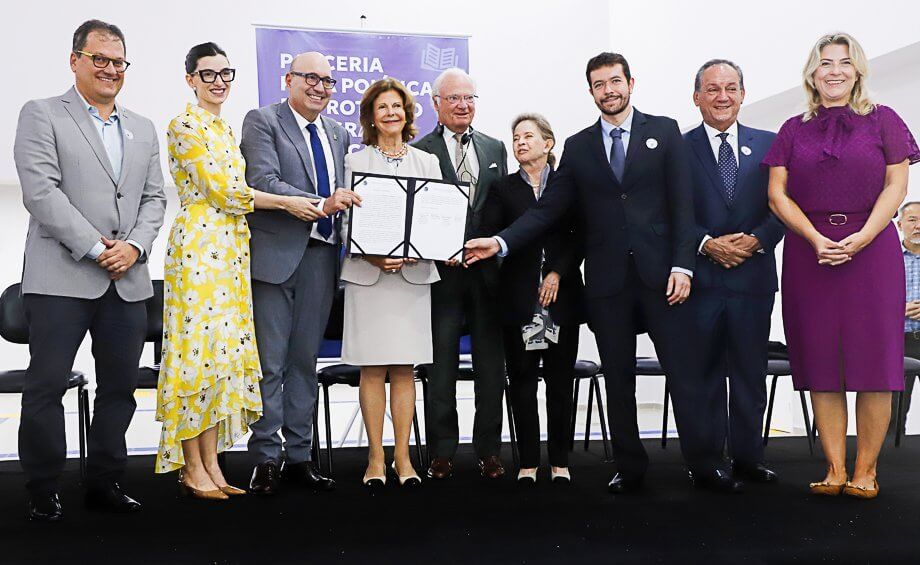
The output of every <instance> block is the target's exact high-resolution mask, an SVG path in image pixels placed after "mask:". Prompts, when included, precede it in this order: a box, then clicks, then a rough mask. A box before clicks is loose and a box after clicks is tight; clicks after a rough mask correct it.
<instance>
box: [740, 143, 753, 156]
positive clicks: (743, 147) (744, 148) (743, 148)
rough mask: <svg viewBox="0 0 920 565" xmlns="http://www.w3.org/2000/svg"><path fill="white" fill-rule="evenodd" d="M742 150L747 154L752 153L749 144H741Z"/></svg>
mask: <svg viewBox="0 0 920 565" xmlns="http://www.w3.org/2000/svg"><path fill="white" fill-rule="evenodd" d="M741 152H742V153H744V154H745V155H750V154H751V148H750V147H748V146H747V145H742V146H741Z"/></svg>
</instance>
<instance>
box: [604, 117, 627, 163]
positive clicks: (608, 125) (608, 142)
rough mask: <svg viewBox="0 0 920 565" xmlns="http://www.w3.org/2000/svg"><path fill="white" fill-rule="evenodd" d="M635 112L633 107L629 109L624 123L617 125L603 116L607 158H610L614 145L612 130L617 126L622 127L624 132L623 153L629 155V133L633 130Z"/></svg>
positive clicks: (622, 137)
mask: <svg viewBox="0 0 920 565" xmlns="http://www.w3.org/2000/svg"><path fill="white" fill-rule="evenodd" d="M634 115H635V112H633V109H632V108H630V109H629V115H628V116H626V119H625V120H623V123H622V124H620V125H618V126H615V125H613V124H611V123H610V122H608V121H607V120H605V119H603V118H601V131H602V132H604V155H606V156H607V159H608V160H609V159H610V148H611V147H613V139H612V138H611V137H610V132H612V131H613V130H615V129H616V128H620V129H621V130H622V131H623V133H622V136H621V139H622V140H623V155H624V156H625V155H627V154H628V152H629V134H630V132H631V131H632V121H633V116H634Z"/></svg>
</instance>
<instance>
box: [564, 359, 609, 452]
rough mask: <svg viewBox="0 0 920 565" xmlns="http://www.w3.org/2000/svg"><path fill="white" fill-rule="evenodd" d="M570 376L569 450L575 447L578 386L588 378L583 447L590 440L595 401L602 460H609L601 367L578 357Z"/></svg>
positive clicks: (586, 447) (586, 446) (585, 446)
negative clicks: (571, 380)
mask: <svg viewBox="0 0 920 565" xmlns="http://www.w3.org/2000/svg"><path fill="white" fill-rule="evenodd" d="M572 376H573V377H574V379H575V387H574V388H573V390H572V422H571V426H570V427H571V429H572V440H571V442H570V443H569V451H571V450H573V449H574V448H575V416H576V415H577V413H578V410H577V407H578V392H579V388H580V385H581V381H582V380H584V379H588V413H587V414H586V416H585V438H584V449H585V451H587V450H588V447H589V445H590V442H591V412H592V409H593V408H594V405H595V403H596V404H597V419H598V420H599V421H600V425H601V442H602V443H603V445H604V461H607V462H609V461H611V458H610V450H609V449H608V447H607V444H608V443H609V441H610V437H609V435H608V433H607V414H606V413H605V412H604V397H603V394H601V385H600V377H603V375H602V374H601V368H600V366H598V364H597V363H595V362H593V361H585V360H581V359H579V360H578V361H575V366H574V367H573V369H572Z"/></svg>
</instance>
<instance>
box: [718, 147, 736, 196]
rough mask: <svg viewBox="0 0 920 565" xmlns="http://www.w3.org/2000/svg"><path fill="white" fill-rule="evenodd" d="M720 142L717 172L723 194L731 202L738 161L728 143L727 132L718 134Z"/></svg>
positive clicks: (733, 194)
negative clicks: (720, 178) (719, 176)
mask: <svg viewBox="0 0 920 565" xmlns="http://www.w3.org/2000/svg"><path fill="white" fill-rule="evenodd" d="M716 137H719V138H720V139H721V140H722V143H721V145H719V174H721V175H722V185H723V188H724V190H725V196H726V197H727V198H728V201H729V202H731V201H732V199H733V198H734V197H735V182H736V181H737V180H738V163H737V162H736V161H735V152H734V151H732V146H731V145H729V144H728V133H727V132H723V133H720V134H719V135H718V136H716Z"/></svg>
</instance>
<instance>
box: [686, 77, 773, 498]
mask: <svg viewBox="0 0 920 565" xmlns="http://www.w3.org/2000/svg"><path fill="white" fill-rule="evenodd" d="M743 101H744V75H743V74H742V72H741V69H740V68H739V67H738V65H736V64H734V63H732V62H731V61H727V60H724V59H714V60H711V61H708V62H706V63H705V64H704V65H703V66H702V67H701V68H700V70H699V71H698V72H697V74H696V80H695V81H694V92H693V102H694V104H696V105H697V107H699V109H700V113H701V114H702V116H703V123H702V124H701V125H700V126H699V127H697V128H696V129H693V130H691V131H690V132H688V133H687V134H685V135H684V139H685V140H686V141H687V145H688V146H689V147H690V167H691V169H692V171H693V201H694V202H693V203H694V210H695V212H696V224H697V228H696V229H697V233H696V242H697V248H698V251H699V254H700V255H701V256H702V257H701V260H698V261H697V267H696V271H695V276H694V285H693V286H694V297H693V300H694V312H695V313H696V315H697V317H698V318H697V322H698V324H699V326H700V327H701V328H703V331H701V332H700V334H699V335H700V349H701V351H704V352H705V354H706V355H707V359H706V367H707V375H708V377H707V382H710V383H713V382H721V381H723V380H724V379H725V377H729V378H730V386H729V389H730V391H731V393H730V396H729V399H728V402H726V399H725V396H726V392H725V386H724V385H723V386H719V387H718V388H719V391H720V398H721V400H720V403H719V405H718V410H717V412H716V413H715V414H716V418H715V420H716V427H715V430H714V432H715V433H716V434H717V437H718V438H720V444H724V442H725V439H726V436H727V437H728V447H729V453H730V454H731V457H732V459H733V461H734V473H735V474H736V475H738V476H741V477H744V478H745V479H748V480H752V481H756V482H764V483H770V482H774V481H776V474H775V473H774V472H773V471H771V470H770V469H769V468H767V467H766V466H765V465H764V461H763V448H764V446H763V440H762V427H763V412H764V408H765V406H766V403H767V389H766V380H765V379H766V372H767V344H768V341H769V338H770V317H771V314H772V312H773V298H774V294H775V293H776V290H777V284H776V260H775V259H774V257H773V249H774V248H775V247H776V245H777V244H778V243H779V241H780V240H781V239H782V238H783V226H782V224H781V223H780V222H779V220H777V219H776V217H774V216H773V214H772V213H771V212H770V208H769V206H768V203H767V177H768V173H767V171H766V170H764V169H763V168H761V167H760V162H761V161H762V160H763V157H764V154H765V153H766V152H767V150H768V149H769V148H770V144H771V143H772V142H773V138H774V137H775V134H773V133H771V132H768V131H762V130H757V129H752V128H749V127H745V126H743V125H741V124H739V123H738V110H739V109H740V108H741V103H742V102H743ZM704 258H705V259H704ZM726 406H727V408H728V413H726Z"/></svg>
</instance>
